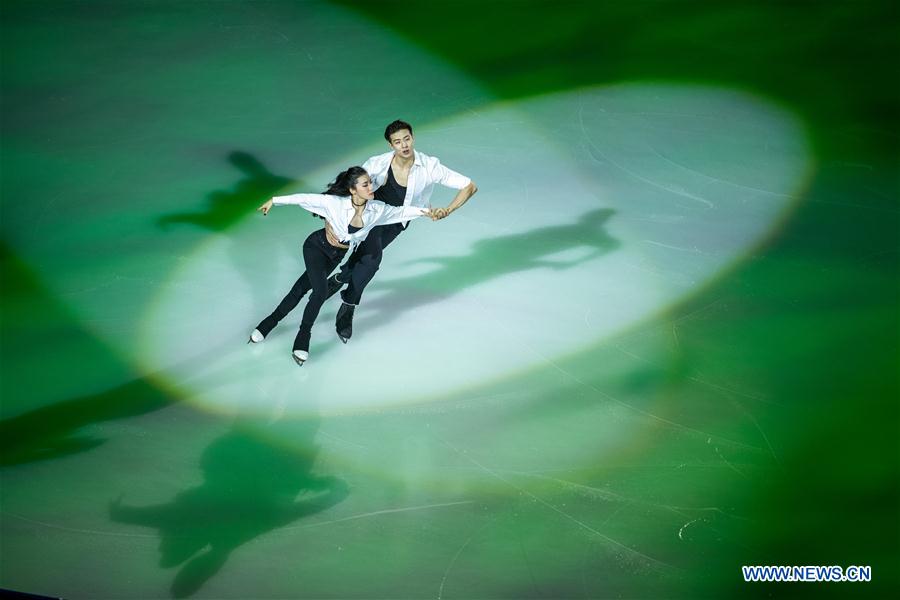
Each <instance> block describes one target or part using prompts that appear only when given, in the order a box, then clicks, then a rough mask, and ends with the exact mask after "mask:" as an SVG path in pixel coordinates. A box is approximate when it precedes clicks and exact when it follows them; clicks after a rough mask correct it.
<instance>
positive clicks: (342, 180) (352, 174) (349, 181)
mask: <svg viewBox="0 0 900 600" xmlns="http://www.w3.org/2000/svg"><path fill="white" fill-rule="evenodd" d="M363 175H368V173H367V172H366V170H365V169H363V168H362V167H350V168H349V169H347V170H346V171H341V172H340V173H338V176H337V177H335V178H334V181H332V182H331V183H329V184H328V189H326V190H325V191H324V192H322V193H323V194H328V195H329V196H349V195H350V188H352V187H353V186H355V185H356V180H357V179H359V178H360V177H362V176H363ZM311 214H312V216H314V217H319V218H320V219H322V220H323V221H324V220H325V217H323V216H321V215H317V214H316V213H311Z"/></svg>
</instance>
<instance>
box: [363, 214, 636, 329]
mask: <svg viewBox="0 0 900 600" xmlns="http://www.w3.org/2000/svg"><path fill="white" fill-rule="evenodd" d="M614 213H615V211H614V210H612V209H609V208H603V209H597V210H592V211H590V212H588V213H585V214H584V215H582V216H581V218H580V219H579V220H578V221H577V222H576V223H572V224H570V225H553V226H551V227H543V228H540V229H534V230H531V231H526V232H522V233H515V234H511V235H503V236H498V237H492V238H485V239H482V240H478V241H477V242H475V244H474V245H473V247H472V250H471V252H469V254H466V255H463V256H443V257H438V256H435V257H426V258H420V259H416V260H412V261H407V263H406V264H417V263H430V264H434V265H437V267H438V268H437V269H435V270H433V271H429V272H428V273H425V274H424V275H413V276H410V277H407V278H403V279H392V280H388V281H385V282H383V283H381V282H379V283H378V284H377V287H376V289H377V290H379V291H387V294H386V295H384V296H381V297H379V298H378V299H376V300H374V301H372V302H369V303H366V302H363V304H362V305H361V308H363V310H364V311H365V313H366V318H365V319H364V320H360V327H359V329H360V331H367V330H368V329H369V328H375V327H378V326H381V325H383V324H385V323H387V322H389V321H391V320H393V319H395V318H397V317H399V316H401V315H402V314H403V313H405V312H406V311H408V310H414V309H416V308H419V307H422V306H426V305H428V304H431V303H433V302H439V301H441V300H444V299H446V298H449V297H451V296H453V295H454V294H456V293H458V292H459V291H461V290H463V289H465V288H468V287H472V286H475V285H479V284H481V283H485V282H487V281H490V280H491V279H495V278H497V277H501V276H504V275H509V274H512V273H517V272H520V271H528V270H531V269H539V268H546V269H554V270H561V269H569V268H572V267H575V266H578V265H579V264H583V263H586V262H588V261H590V260H593V259H594V258H597V257H599V256H603V255H604V254H607V253H609V252H611V251H613V250H615V249H616V248H618V247H619V246H620V243H619V241H618V240H616V239H615V238H613V237H612V236H610V235H609V234H608V233H607V232H606V231H604V229H603V228H604V226H605V225H606V222H607V221H608V220H609V218H610V217H611V216H612V215H613V214H614ZM579 248H585V249H587V252H586V253H584V254H581V255H578V256H577V257H576V258H570V259H559V258H554V257H553V255H554V254H558V253H561V252H564V251H568V250H576V249H579ZM376 281H377V280H376ZM572 293H577V281H575V282H573V288H572ZM372 313H374V314H372Z"/></svg>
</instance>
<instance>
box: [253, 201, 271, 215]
mask: <svg viewBox="0 0 900 600" xmlns="http://www.w3.org/2000/svg"><path fill="white" fill-rule="evenodd" d="M256 210H258V211H260V212H261V213H262V214H263V216H266V215H267V214H269V211H270V210H272V201H271V200H266V201H265V202H264V203H263V205H262V206H260V207H259V208H257V209H256Z"/></svg>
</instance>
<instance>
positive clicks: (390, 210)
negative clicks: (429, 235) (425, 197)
mask: <svg viewBox="0 0 900 600" xmlns="http://www.w3.org/2000/svg"><path fill="white" fill-rule="evenodd" d="M431 216H432V211H430V210H428V209H427V208H419V207H418V206H390V205H385V207H384V210H383V211H381V214H379V215H378V216H377V217H376V218H375V224H376V225H389V224H391V223H402V222H403V221H411V220H413V219H416V218H418V217H431ZM433 218H434V217H432V219H433Z"/></svg>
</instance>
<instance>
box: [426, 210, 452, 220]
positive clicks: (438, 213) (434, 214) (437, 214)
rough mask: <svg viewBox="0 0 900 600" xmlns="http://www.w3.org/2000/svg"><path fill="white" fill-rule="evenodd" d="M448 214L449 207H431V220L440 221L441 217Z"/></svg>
mask: <svg viewBox="0 0 900 600" xmlns="http://www.w3.org/2000/svg"><path fill="white" fill-rule="evenodd" d="M449 214H450V209H449V208H432V209H431V215H429V216H430V217H431V220H432V221H440V220H441V219H443V218H445V217H447V216H448V215H449Z"/></svg>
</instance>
